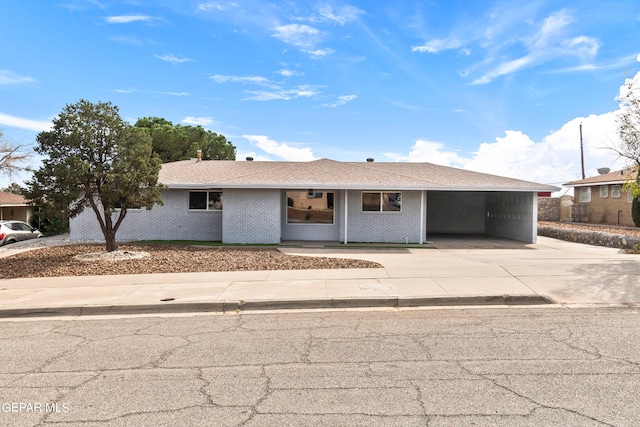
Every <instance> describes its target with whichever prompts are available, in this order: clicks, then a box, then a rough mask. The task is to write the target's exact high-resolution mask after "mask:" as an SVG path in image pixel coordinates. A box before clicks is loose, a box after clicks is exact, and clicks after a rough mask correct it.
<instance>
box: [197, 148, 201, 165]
mask: <svg viewBox="0 0 640 427" xmlns="http://www.w3.org/2000/svg"><path fill="white" fill-rule="evenodd" d="M197 156H198V157H197V158H196V162H201V161H202V150H198V151H197Z"/></svg>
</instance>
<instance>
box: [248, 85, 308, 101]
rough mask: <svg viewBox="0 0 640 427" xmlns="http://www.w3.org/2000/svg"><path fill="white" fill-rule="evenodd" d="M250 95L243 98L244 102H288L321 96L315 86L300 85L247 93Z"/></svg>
mask: <svg viewBox="0 0 640 427" xmlns="http://www.w3.org/2000/svg"><path fill="white" fill-rule="evenodd" d="M247 93H248V94H249V95H250V96H248V97H246V98H243V101H275V100H284V101H288V100H290V99H295V98H310V97H313V96H316V95H318V94H319V91H318V90H317V88H316V87H315V86H311V85H299V86H296V87H294V88H292V89H276V90H272V91H266V90H262V91H247Z"/></svg>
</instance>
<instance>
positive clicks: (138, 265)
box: [0, 244, 382, 279]
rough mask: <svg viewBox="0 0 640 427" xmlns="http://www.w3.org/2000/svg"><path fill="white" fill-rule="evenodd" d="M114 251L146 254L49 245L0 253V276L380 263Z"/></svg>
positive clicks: (164, 249) (232, 252) (252, 253)
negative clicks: (110, 254)
mask: <svg viewBox="0 0 640 427" xmlns="http://www.w3.org/2000/svg"><path fill="white" fill-rule="evenodd" d="M119 249H120V251H126V252H147V253H148V254H149V256H148V257H144V258H141V259H128V260H121V261H117V262H113V261H109V260H101V259H100V258H99V257H98V258H96V259H95V260H94V261H91V262H87V261H80V260H78V259H75V257H76V256H78V255H83V254H85V255H86V254H90V253H95V252H101V251H103V250H104V245H69V246H53V247H45V248H42V249H34V250H30V251H27V252H21V253H19V254H16V255H12V256H8V257H6V258H2V259H0V279H13V278H20V277H59V276H88V275H114V274H151V273H189V272H215V271H256V270H308V269H334V268H337V269H340V268H381V267H382V266H381V265H380V264H378V263H375V262H370V261H363V260H353V259H343V258H323V257H306V256H294V255H287V254H283V253H282V252H280V251H279V250H278V249H276V248H197V247H185V246H177V245H133V244H131V245H121V246H120V248H119Z"/></svg>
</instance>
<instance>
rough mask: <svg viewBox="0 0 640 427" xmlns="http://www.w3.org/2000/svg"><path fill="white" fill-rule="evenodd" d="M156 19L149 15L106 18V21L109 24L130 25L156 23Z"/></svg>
mask: <svg viewBox="0 0 640 427" xmlns="http://www.w3.org/2000/svg"><path fill="white" fill-rule="evenodd" d="M156 19H157V18H154V17H152V16H149V15H118V16H106V17H105V18H104V21H105V22H106V23H107V24H130V23H132V22H150V21H154V20H156Z"/></svg>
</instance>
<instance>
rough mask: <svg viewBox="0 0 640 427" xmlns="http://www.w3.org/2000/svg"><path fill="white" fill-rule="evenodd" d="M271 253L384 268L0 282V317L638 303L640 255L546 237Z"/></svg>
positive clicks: (441, 239) (441, 240)
mask: <svg viewBox="0 0 640 427" xmlns="http://www.w3.org/2000/svg"><path fill="white" fill-rule="evenodd" d="M433 246H435V247H436V248H437V249H436V248H433ZM429 247H431V248H429ZM281 250H282V252H285V253H288V254H291V255H297V256H327V257H344V258H359V259H366V260H370V261H375V262H378V263H380V264H382V265H383V266H384V268H369V269H343V270H339V269H338V270H274V271H236V272H210V273H173V274H144V275H135V274H134V275H114V276H79V277H54V278H34V279H27V278H25V279H4V280H0V316H3V317H12V316H16V315H36V314H40V315H51V314H57V315H61V314H67V315H73V314H89V313H90V314H111V313H136V312H143V313H154V312H190V311H238V310H252V309H275V308H287V309H294V308H323V307H338V308H341V307H344V308H348V307H407V306H425V305H426V306H428V305H469V304H476V305H486V304H501V305H512V304H540V303H543V302H544V300H547V301H552V302H555V303H560V304H638V303H640V256H638V255H630V254H626V253H623V252H621V251H620V250H617V249H612V248H605V247H598V246H589V245H584V244H579V243H571V242H565V241H561V240H556V239H552V238H547V237H539V238H538V243H536V244H529V245H527V244H523V243H519V242H513V241H508V240H499V239H488V238H448V237H438V238H435V239H434V240H433V244H430V245H427V246H426V247H425V248H420V249H401V248H393V249H380V248H377V249H366V248H356V249H342V248H282V249H281ZM5 262H6V260H5Z"/></svg>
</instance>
